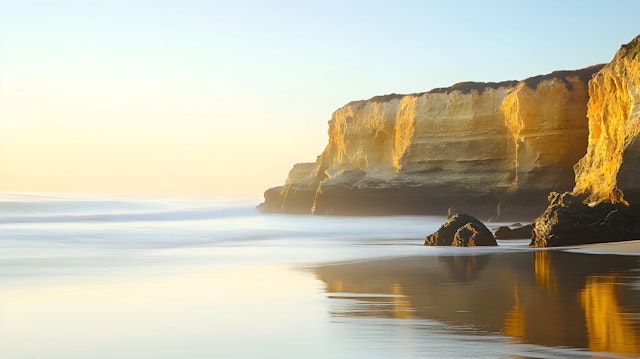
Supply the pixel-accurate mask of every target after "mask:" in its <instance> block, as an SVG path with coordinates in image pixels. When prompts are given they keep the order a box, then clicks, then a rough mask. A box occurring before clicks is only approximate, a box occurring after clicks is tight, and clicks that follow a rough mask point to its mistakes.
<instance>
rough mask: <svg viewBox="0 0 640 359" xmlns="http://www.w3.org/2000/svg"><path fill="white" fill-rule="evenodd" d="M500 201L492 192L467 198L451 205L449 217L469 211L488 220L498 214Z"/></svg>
mask: <svg viewBox="0 0 640 359" xmlns="http://www.w3.org/2000/svg"><path fill="white" fill-rule="evenodd" d="M498 204H499V201H498V200H497V199H496V198H495V197H494V196H492V195H490V194H484V195H481V196H476V197H471V198H465V199H463V200H462V201H458V202H456V203H455V204H454V205H453V206H451V207H449V210H448V212H449V217H451V216H453V215H455V214H458V213H467V214H469V215H471V216H474V217H476V218H481V219H483V220H488V219H489V218H495V217H497V215H498Z"/></svg>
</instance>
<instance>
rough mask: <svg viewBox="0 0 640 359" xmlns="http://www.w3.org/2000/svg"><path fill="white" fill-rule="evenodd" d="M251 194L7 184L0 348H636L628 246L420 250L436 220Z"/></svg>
mask: <svg viewBox="0 0 640 359" xmlns="http://www.w3.org/2000/svg"><path fill="white" fill-rule="evenodd" d="M260 200H261V199H260V198H259V197H210V198H204V197H202V198H151V197H144V198H142V197H123V196H98V195H79V194H46V193H21V194H3V195H2V196H0V358H11V359H13V358H16V359H20V358H61V359H62V358H64V359H72V358H154V359H156V358H356V359H358V358H368V359H370V358H461V357H467V358H528V357H531V358H585V357H587V358H588V357H592V358H596V357H597V358H631V357H637V356H638V355H639V354H640V257H638V256H636V255H614V254H589V253H581V252H580V251H576V250H571V249H569V250H567V249H562V250H557V249H556V250H537V249H531V248H529V247H528V246H527V244H528V240H515V241H499V244H500V246H499V247H494V248H443V247H424V246H422V243H423V241H424V237H425V235H427V234H429V233H431V232H433V231H435V230H436V229H437V228H438V227H439V226H440V225H441V224H442V222H443V221H444V220H445V218H444V217H437V216H387V217H339V216H310V215H275V214H268V215H267V214H259V213H258V212H257V210H256V209H255V206H256V205H257V204H258V203H259V202H260ZM496 225H499V224H490V225H489V226H490V227H492V226H496Z"/></svg>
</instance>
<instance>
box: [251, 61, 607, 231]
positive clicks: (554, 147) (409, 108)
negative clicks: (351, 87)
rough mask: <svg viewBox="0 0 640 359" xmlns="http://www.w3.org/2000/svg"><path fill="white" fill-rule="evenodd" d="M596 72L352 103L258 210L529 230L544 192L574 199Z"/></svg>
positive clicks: (338, 113)
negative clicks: (436, 218)
mask: <svg viewBox="0 0 640 359" xmlns="http://www.w3.org/2000/svg"><path fill="white" fill-rule="evenodd" d="M599 68H600V67H591V68H587V69H583V70H578V71H561V72H554V73H551V74H548V75H544V76H538V77H535V78H531V79H527V80H524V81H520V82H518V81H507V82H501V83H474V82H467V83H461V84H457V85H454V86H452V87H449V88H440V89H434V90H431V91H429V92H425V93H417V94H410V95H395V94H392V95H387V96H378V97H374V98H372V99H369V100H366V101H355V102H351V103H349V104H347V105H345V106H344V107H342V108H340V109H338V110H337V111H336V112H334V114H333V116H332V119H331V121H329V143H328V145H327V147H326V148H325V150H324V152H323V153H322V154H321V155H320V156H319V157H318V160H317V161H316V163H315V165H314V167H313V169H311V168H310V167H305V168H306V169H307V170H308V171H306V172H304V173H305V174H307V176H306V177H305V176H297V177H296V179H291V176H290V179H291V180H287V183H286V184H285V186H284V188H283V189H281V190H280V191H279V192H278V193H280V197H281V198H274V196H271V195H272V194H273V193H274V192H275V191H277V190H274V191H271V192H269V191H268V193H269V195H270V197H269V198H266V197H265V204H264V205H263V206H262V207H261V208H262V209H263V210H265V211H270V210H273V209H276V210H277V209H278V208H281V211H283V212H285V213H291V212H294V213H298V212H307V213H311V212H313V213H315V214H440V215H442V214H445V213H447V210H448V209H449V208H450V207H451V206H452V205H453V204H456V203H458V206H454V207H452V209H451V212H452V213H455V212H457V211H459V210H460V209H462V210H464V211H465V212H469V213H471V214H477V215H479V216H480V217H482V218H485V219H486V218H489V217H493V218H500V219H505V220H506V219H511V218H513V219H529V218H531V219H532V218H534V217H535V216H536V215H537V214H539V213H540V212H541V211H542V210H543V209H544V207H545V205H546V197H547V195H548V193H549V192H550V191H567V190H570V189H571V188H573V185H574V182H573V178H574V175H573V168H572V166H573V164H574V163H575V162H577V160H578V159H579V158H580V157H582V156H583V155H584V153H585V151H586V145H587V120H586V108H587V107H586V104H587V85H586V84H587V81H588V79H589V78H590V76H591V75H592V74H593V73H595V72H596V71H597V70H598V69H599ZM312 197H313V198H312ZM467 199H471V200H469V201H467V202H465V200H467ZM474 199H475V200H474ZM478 199H480V200H478ZM269 202H273V203H275V205H272V204H271V203H269ZM279 203H281V205H279Z"/></svg>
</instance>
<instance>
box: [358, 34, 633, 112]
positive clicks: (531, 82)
mask: <svg viewBox="0 0 640 359" xmlns="http://www.w3.org/2000/svg"><path fill="white" fill-rule="evenodd" d="M632 43H633V42H632ZM630 45H631V43H629V44H628V45H626V46H630ZM634 46H635V47H633V48H632V49H631V50H629V51H631V53H632V55H631V56H634V57H635V56H636V55H637V54H638V53H640V37H639V38H638V39H637V41H636V42H635V44H634ZM604 66H605V64H599V65H593V66H589V67H585V68H583V69H579V70H559V71H554V72H551V73H549V74H546V75H538V76H533V77H529V78H526V79H524V80H522V82H524V83H525V85H526V86H528V87H530V88H532V89H536V88H537V87H538V85H539V84H540V83H542V82H543V81H547V80H552V79H560V80H561V81H563V82H564V84H565V86H567V89H569V90H571V83H570V82H569V81H568V80H567V79H566V78H567V77H571V76H577V77H579V78H580V79H581V80H582V81H583V82H588V81H589V80H591V78H592V77H593V75H594V74H595V73H596V72H598V71H600V69H602V68H603V67H604ZM520 82H521V81H517V80H508V81H502V82H474V81H466V82H459V83H457V84H454V85H452V86H449V87H437V88H434V89H432V90H429V91H425V92H415V93H411V94H397V93H390V94H387V95H380V96H374V97H372V98H370V99H368V100H359V101H352V102H350V103H349V104H348V105H351V106H353V105H364V104H365V103H381V102H388V101H392V100H395V99H400V98H402V97H405V96H414V97H419V96H422V95H425V94H437V93H451V92H459V93H462V94H470V93H472V92H473V91H476V92H477V93H478V94H482V93H483V92H484V91H485V90H486V89H497V88H500V87H507V88H512V87H515V86H516V85H518V83H520Z"/></svg>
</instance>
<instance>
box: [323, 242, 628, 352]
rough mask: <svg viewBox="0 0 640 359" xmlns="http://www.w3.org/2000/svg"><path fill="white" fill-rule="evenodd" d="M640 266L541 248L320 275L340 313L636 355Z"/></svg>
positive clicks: (331, 268)
mask: <svg viewBox="0 0 640 359" xmlns="http://www.w3.org/2000/svg"><path fill="white" fill-rule="evenodd" d="M638 267H640V264H639V259H638V258H637V257H631V256H614V255H588V254H578V253H567V252H561V251H534V252H506V253H498V254H485V255H478V256H441V257H409V258H394V259H386V260H377V261H369V262H359V263H346V264H334V265H326V266H321V267H318V268H316V275H317V277H318V278H319V279H320V280H322V281H324V282H325V283H326V285H327V292H328V293H329V296H330V297H331V298H334V299H333V301H332V315H333V316H379V317H393V318H406V317H416V318H424V319H432V320H438V321H440V322H444V323H448V324H450V327H451V328H452V330H454V331H455V330H457V329H456V328H458V329H459V330H460V331H464V330H466V329H468V328H470V327H472V328H474V329H476V330H481V331H484V332H489V333H501V334H503V335H506V336H510V337H513V338H514V339H515V338H517V340H518V342H523V343H531V344H539V345H545V346H563V347H574V348H588V349H590V350H592V351H608V352H617V353H634V354H635V353H640V339H639V338H640V319H639V318H640V291H639V290H637V289H636V290H634V289H632V288H631V286H630V285H629V284H630V283H631V282H633V281H634V280H637V275H638V273H637V272H635V273H634V271H633V269H637V268H638ZM634 276H635V277H636V278H635V279H634Z"/></svg>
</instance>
